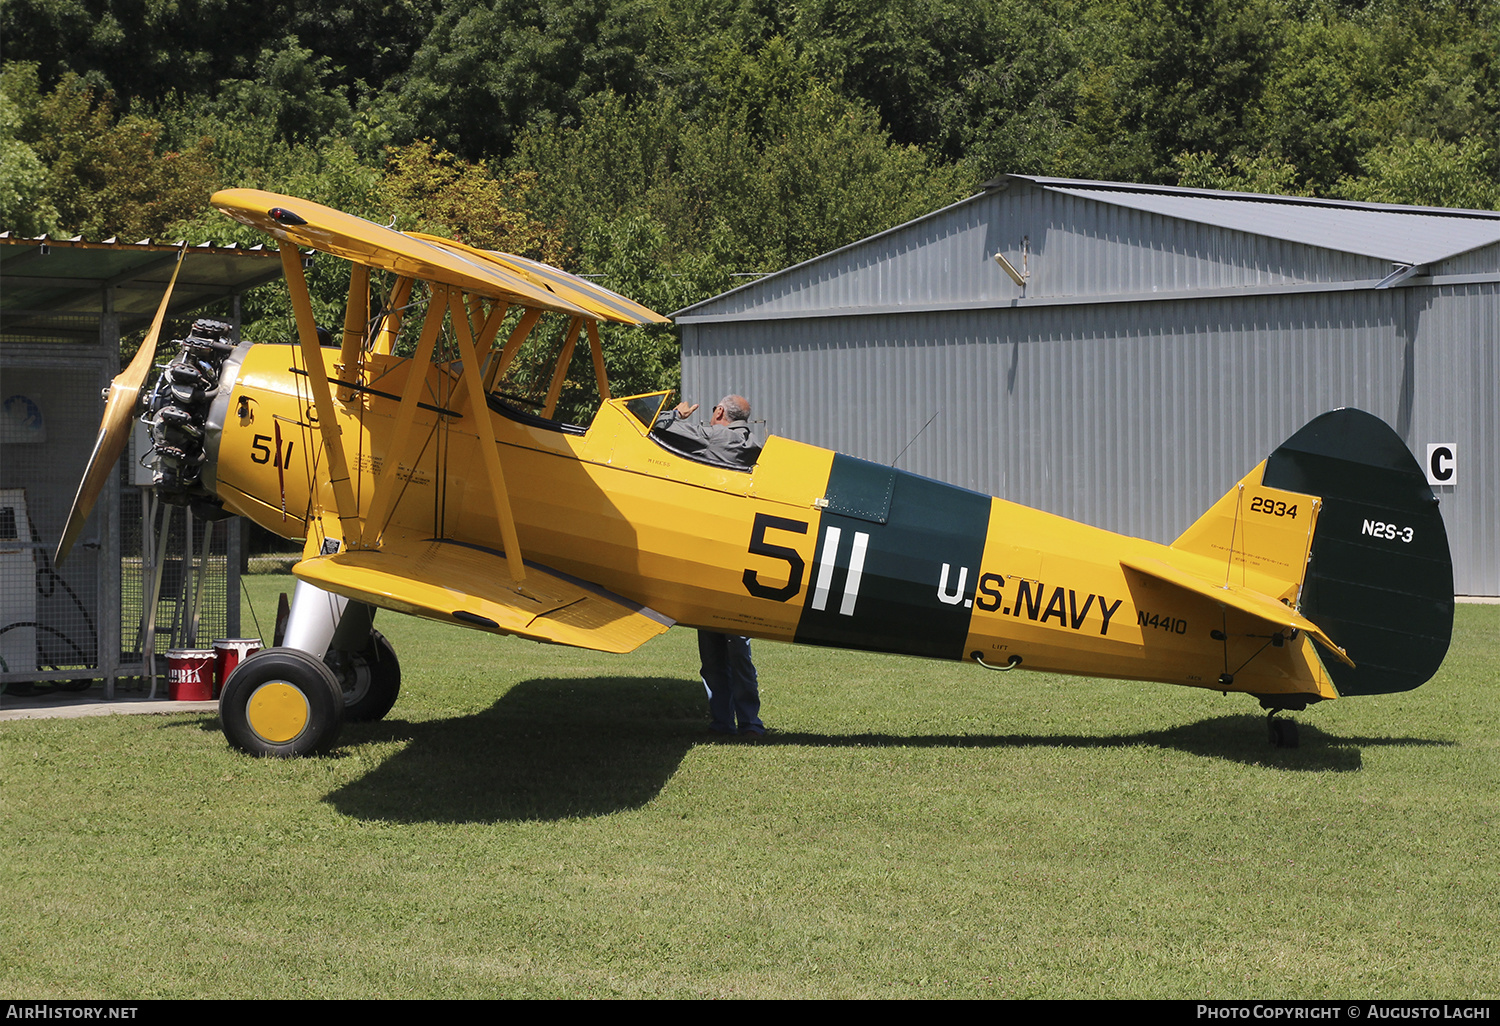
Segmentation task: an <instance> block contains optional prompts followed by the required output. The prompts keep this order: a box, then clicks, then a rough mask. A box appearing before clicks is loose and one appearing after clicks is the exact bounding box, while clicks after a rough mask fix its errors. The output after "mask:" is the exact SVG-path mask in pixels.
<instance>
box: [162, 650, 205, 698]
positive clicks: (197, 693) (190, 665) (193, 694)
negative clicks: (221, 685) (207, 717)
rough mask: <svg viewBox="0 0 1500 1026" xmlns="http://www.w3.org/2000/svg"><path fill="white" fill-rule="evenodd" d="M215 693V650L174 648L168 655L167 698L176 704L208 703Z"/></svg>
mask: <svg viewBox="0 0 1500 1026" xmlns="http://www.w3.org/2000/svg"><path fill="white" fill-rule="evenodd" d="M213 692H214V650H213V649H211V648H174V649H172V650H171V651H170V652H168V653H167V697H168V698H170V699H171V700H172V701H174V702H207V701H209V700H210V699H212V698H213Z"/></svg>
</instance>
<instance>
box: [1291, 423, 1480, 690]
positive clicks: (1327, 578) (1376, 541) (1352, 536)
mask: <svg viewBox="0 0 1500 1026" xmlns="http://www.w3.org/2000/svg"><path fill="white" fill-rule="evenodd" d="M1263 481H1264V483H1265V484H1266V485H1268V486H1270V487H1273V488H1281V489H1285V490H1287V491H1292V492H1302V493H1306V494H1309V495H1315V496H1319V497H1320V498H1321V508H1320V510H1319V513H1318V521H1317V527H1316V530H1315V531H1314V533H1313V539H1312V546H1311V550H1310V553H1309V558H1308V563H1307V572H1306V575H1305V577H1304V578H1303V585H1302V593H1301V602H1300V608H1301V611H1302V613H1303V615H1305V616H1306V617H1307V618H1308V619H1310V620H1312V621H1313V622H1314V623H1316V624H1318V626H1320V627H1321V628H1322V629H1323V630H1324V631H1325V632H1326V633H1327V634H1328V636H1329V637H1330V638H1332V639H1333V640H1334V641H1335V642H1337V643H1338V644H1339V645H1340V646H1342V647H1343V648H1344V649H1345V650H1346V651H1347V652H1348V653H1349V656H1350V658H1351V659H1353V660H1354V664H1355V665H1354V666H1352V667H1350V666H1346V665H1344V664H1342V663H1339V662H1338V661H1337V660H1325V664H1326V665H1327V668H1328V672H1329V674H1330V675H1331V676H1332V677H1333V680H1334V683H1335V685H1336V686H1337V687H1338V689H1339V692H1340V694H1343V695H1374V694H1389V693H1392V692H1397V691H1409V690H1411V689H1412V688H1415V687H1418V686H1420V685H1422V684H1423V683H1425V682H1426V681H1427V680H1428V679H1429V678H1431V677H1432V675H1433V674H1434V673H1436V672H1437V669H1438V666H1439V665H1441V664H1442V661H1443V656H1444V655H1445V654H1446V653H1447V651H1448V643H1449V640H1450V638H1451V636H1452V632H1453V561H1452V557H1451V556H1450V554H1449V550H1448V533H1447V530H1446V529H1445V528H1444V526H1443V517H1442V513H1441V511H1440V510H1439V509H1438V500H1437V497H1436V496H1435V495H1433V493H1432V489H1431V488H1429V487H1428V485H1427V480H1426V477H1425V475H1424V474H1423V473H1422V469H1421V467H1420V466H1419V465H1418V464H1417V461H1416V459H1415V458H1413V456H1412V454H1411V452H1410V451H1409V450H1408V449H1407V447H1406V443H1405V442H1403V441H1402V440H1401V437H1400V436H1399V435H1397V434H1396V433H1395V432H1394V431H1393V430H1391V428H1390V427H1389V426H1388V425H1387V424H1386V423H1385V422H1384V421H1382V420H1381V419H1380V418H1378V417H1375V416H1372V415H1371V414H1368V413H1365V412H1363V411H1362V410H1355V409H1341V410H1334V411H1333V412H1331V413H1325V414H1323V415H1322V416H1320V417H1316V418H1314V419H1313V420H1311V421H1309V422H1308V423H1307V424H1306V425H1304V426H1303V428H1302V429H1301V430H1300V431H1298V432H1297V433H1296V434H1294V435H1292V437H1291V438H1289V439H1287V440H1286V441H1285V442H1284V443H1282V445H1281V446H1280V447H1279V448H1278V449H1277V450H1276V451H1275V452H1274V453H1272V454H1271V456H1270V458H1269V459H1267V461H1266V467H1265V473H1264V477H1263Z"/></svg>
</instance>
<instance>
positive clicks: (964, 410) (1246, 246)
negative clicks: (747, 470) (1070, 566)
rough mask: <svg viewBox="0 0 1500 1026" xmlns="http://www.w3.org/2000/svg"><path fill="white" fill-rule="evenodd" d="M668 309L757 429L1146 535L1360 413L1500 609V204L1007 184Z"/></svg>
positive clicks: (694, 388) (1468, 576) (691, 352)
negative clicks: (1405, 462) (1416, 479)
mask: <svg viewBox="0 0 1500 1026" xmlns="http://www.w3.org/2000/svg"><path fill="white" fill-rule="evenodd" d="M676 320H677V323H678V324H679V325H681V326H682V338H683V341H682V356H683V361H682V362H683V392H684V395H686V396H689V397H691V398H692V399H693V400H694V401H698V400H707V401H710V402H712V401H713V400H714V399H716V398H717V397H718V396H719V395H721V394H723V393H725V392H728V391H736V392H742V393H744V394H745V395H747V396H748V397H749V398H750V399H751V401H752V404H753V406H754V418H755V419H756V420H757V421H761V422H762V423H761V424H760V425H758V426H759V427H760V429H761V430H762V432H763V433H766V434H778V435H785V436H788V437H791V438H796V439H799V440H801V441H805V442H811V443H813V444H816V445H822V446H826V447H828V448H832V449H836V450H839V451H841V452H845V453H848V454H851V455H854V456H859V457H862V458H864V459H869V460H874V461H877V462H881V463H891V462H893V461H895V462H897V464H898V465H899V466H900V467H902V468H903V469H906V470H911V471H914V472H916V473H919V474H925V475H927V476H930V477H934V478H938V479H940V480H944V481H948V482H952V483H954V484H958V485H962V486H964V487H968V488H972V489H975V490H977V491H981V492H986V493H989V494H993V495H999V496H1002V497H1004V498H1007V499H1011V500H1014V501H1016V502H1022V503H1025V504H1027V505H1030V506H1036V507H1038V508H1041V509H1044V510H1047V511H1049V512H1052V513H1057V514H1060V515H1063V516H1067V517H1071V518H1073V519H1075V520H1081V521H1084V522H1086V523H1090V524H1094V525H1097V526H1099V527H1104V528H1108V529H1109V530H1112V531H1119V532H1124V533H1127V534H1132V535H1136V536H1139V537H1144V538H1149V539H1152V540H1155V541H1160V542H1169V541H1171V540H1172V539H1173V538H1175V537H1176V536H1177V535H1178V534H1179V533H1181V531H1182V530H1183V529H1185V528H1186V527H1187V526H1188V525H1189V524H1191V523H1192V522H1193V521H1194V520H1195V519H1196V518H1197V517H1198V515H1199V514H1200V513H1202V511H1203V510H1205V509H1206V508H1207V507H1208V506H1209V505H1210V504H1212V503H1213V502H1214V501H1215V500H1216V499H1218V498H1219V496H1221V495H1223V494H1224V492H1225V491H1227V490H1228V489H1229V488H1230V487H1231V486H1232V485H1233V484H1234V482H1235V481H1237V480H1239V479H1240V477H1242V476H1243V475H1244V474H1245V473H1246V472H1247V471H1248V470H1249V469H1250V468H1251V467H1253V466H1254V465H1255V464H1256V463H1258V462H1259V461H1260V460H1261V459H1263V458H1265V456H1266V455H1268V454H1269V453H1270V452H1271V450H1272V449H1274V448H1275V447H1276V446H1277V445H1279V444H1280V443H1281V442H1282V441H1284V440H1285V439H1286V438H1287V437H1289V436H1290V435H1291V434H1292V433H1293V432H1294V431H1296V430H1297V428H1299V427H1300V426H1301V425H1302V424H1303V423H1305V422H1306V421H1308V420H1310V419H1312V418H1313V417H1314V416H1316V415H1317V414H1319V413H1322V412H1325V411H1327V410H1330V409H1335V408H1338V407H1341V406H1353V407H1358V408H1360V409H1364V410H1367V411H1369V412H1371V413H1373V414H1375V415H1377V416H1379V417H1381V418H1382V419H1384V420H1385V421H1386V422H1387V423H1389V424H1390V425H1391V426H1392V427H1394V428H1395V429H1396V431H1397V432H1398V433H1399V434H1400V435H1401V436H1402V438H1404V439H1405V440H1406V443H1407V445H1408V446H1409V447H1410V448H1411V450H1412V452H1413V453H1414V454H1415V455H1416V457H1417V459H1418V460H1419V461H1422V462H1426V463H1428V464H1429V480H1431V481H1433V482H1434V491H1435V492H1436V493H1437V494H1438V495H1439V497H1440V498H1441V500H1442V503H1443V512H1444V517H1445V519H1446V521H1447V527H1448V532H1449V538H1450V541H1451V545H1452V549H1453V562H1454V578H1455V580H1454V584H1455V590H1456V591H1457V593H1458V594H1460V595H1500V408H1497V407H1500V359H1497V353H1496V348H1497V343H1496V339H1497V336H1500V213H1493V212H1482V211H1468V210H1440V209H1431V208H1416V207H1398V206H1385V205H1378V204H1367V203H1344V202H1336V201H1329V200H1312V199H1302V198H1290V197H1275V196H1251V195H1246V194H1242V193H1226V192H1211V191H1206V190H1196V189H1174V188H1166V187H1159V186H1138V185H1122V184H1117V183H1111V182H1084V181H1071V180H1066V179H1056V178H1036V177H1027V176H1021V175H1010V176H1007V177H1005V178H1001V179H998V180H996V181H994V182H991V183H988V184H987V187H986V188H985V189H984V191H983V192H981V193H979V194H978V195H976V196H973V197H970V198H969V199H966V200H964V201H962V202H959V203H956V204H954V205H953V206H950V207H946V208H944V209H942V210H938V211H936V212H934V213H932V214H929V215H927V216H925V217H921V218H918V219H917V220H914V221H910V222H908V223H906V224H903V225H900V226H898V227H896V228H893V229H891V230H890V231H887V232H883V233H881V234H879V235H875V236H872V237H870V238H868V239H864V240H862V241H860V242H857V243H854V244H853V245H850V246H846V247H844V248H843V249H839V250H836V251H834V252H832V253H828V254H825V255H823V256H820V257H817V258H815V259H813V260H809V261H807V262H806V263H803V264H799V265H797V266H795V267H791V268H788V269H786V270H784V271H781V272H779V273H777V274H774V275H771V276H769V277H766V278H762V279H760V280H758V281H756V282H754V283H752V284H749V285H746V286H743V287H741V288H738V289H735V290H733V291H731V292H726V293H724V294H722V295H719V296H716V297H714V298H713V299H710V300H707V301H705V302H703V303H699V304H697V305H695V306H692V307H689V308H687V309H686V310H682V311H679V312H678V314H677V315H676Z"/></svg>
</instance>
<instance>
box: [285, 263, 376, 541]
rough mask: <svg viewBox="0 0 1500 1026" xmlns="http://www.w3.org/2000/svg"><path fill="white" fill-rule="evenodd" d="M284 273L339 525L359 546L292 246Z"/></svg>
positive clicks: (334, 411)
mask: <svg viewBox="0 0 1500 1026" xmlns="http://www.w3.org/2000/svg"><path fill="white" fill-rule="evenodd" d="M281 270H282V274H283V275H284V276H285V277H286V283H287V288H288V290H289V291H290V292H291V294H292V310H293V311H294V312H295V313H296V315H297V337H298V339H299V340H300V341H301V343H302V360H303V362H304V363H306V364H307V380H308V381H309V382H310V383H311V384H312V391H313V403H314V404H315V405H316V407H317V410H318V413H319V416H318V430H319V432H321V433H322V435H323V448H324V450H325V451H326V452H327V453H328V472H329V473H328V477H329V482H328V483H329V484H331V485H332V486H333V501H334V505H335V506H336V507H337V508H338V515H339V525H340V529H341V530H342V531H343V533H344V543H345V544H346V545H358V544H359V538H360V531H359V506H358V504H357V503H356V502H355V501H354V488H353V486H352V485H351V483H350V480H349V461H348V460H347V459H346V458H345V456H344V443H343V439H342V435H343V429H342V428H340V427H339V421H338V408H337V407H336V406H334V404H333V390H332V389H331V388H330V387H329V385H328V368H327V366H326V365H325V364H324V363H323V349H322V346H320V345H319V344H318V323H317V320H316V319H315V317H314V315H313V308H312V298H311V297H310V296H309V295H308V293H307V279H306V278H305V277H304V276H303V274H302V254H301V252H300V251H299V250H298V249H297V247H296V246H295V245H294V244H292V243H288V242H283V243H282V244H281Z"/></svg>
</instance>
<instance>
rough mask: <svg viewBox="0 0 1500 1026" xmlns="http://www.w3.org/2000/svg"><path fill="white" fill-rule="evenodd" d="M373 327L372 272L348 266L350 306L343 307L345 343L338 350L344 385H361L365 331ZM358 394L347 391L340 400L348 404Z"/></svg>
mask: <svg viewBox="0 0 1500 1026" xmlns="http://www.w3.org/2000/svg"><path fill="white" fill-rule="evenodd" d="M369 323H370V269H369V268H368V267H366V266H365V265H364V264H350V265H349V302H348V304H347V305H346V306H345V307H344V342H343V345H342V346H340V347H339V362H338V372H339V377H340V378H342V379H343V380H345V381H356V382H357V381H359V380H360V379H359V362H360V361H359V358H360V353H362V352H363V351H364V344H365V329H366V328H367V327H368V326H369ZM357 394H358V393H357V392H355V391H354V390H353V389H352V388H348V389H344V390H343V391H342V392H341V393H340V394H339V399H340V400H342V401H344V402H348V401H349V400H351V399H353V398H354V397H355V396H356V395H357Z"/></svg>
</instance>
